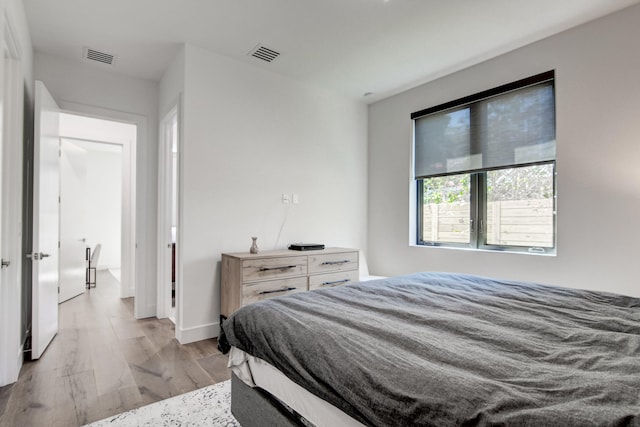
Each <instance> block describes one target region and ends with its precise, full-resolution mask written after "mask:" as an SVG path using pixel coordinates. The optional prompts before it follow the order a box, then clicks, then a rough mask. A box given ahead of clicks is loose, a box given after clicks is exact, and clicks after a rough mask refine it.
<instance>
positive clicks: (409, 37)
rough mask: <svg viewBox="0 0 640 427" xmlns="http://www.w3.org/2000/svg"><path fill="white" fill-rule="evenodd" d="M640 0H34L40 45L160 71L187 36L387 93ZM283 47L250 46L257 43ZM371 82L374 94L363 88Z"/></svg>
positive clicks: (144, 71) (342, 88)
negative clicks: (259, 51)
mask: <svg viewBox="0 0 640 427" xmlns="http://www.w3.org/2000/svg"><path fill="white" fill-rule="evenodd" d="M639 2H640V0H55V1H53V0H24V5H25V9H26V12H27V18H28V21H29V26H30V31H31V36H32V40H33V45H34V48H35V50H36V51H38V52H44V53H48V54H51V55H56V56H60V57H63V58H68V59H72V60H78V61H80V60H81V57H82V49H83V47H85V46H86V47H90V48H92V49H96V50H100V51H104V52H107V53H111V54H114V55H116V57H117V59H116V63H115V65H114V66H113V67H112V68H109V69H112V70H113V71H114V72H118V73H122V74H126V75H131V76H137V77H142V78H146V79H152V80H159V79H160V78H161V77H162V74H163V73H164V70H165V69H166V67H167V65H168V64H170V62H171V61H172V59H173V58H174V56H175V54H176V53H177V52H178V49H179V47H180V45H181V44H182V43H191V44H193V45H196V46H199V47H202V48H205V49H208V50H211V51H213V52H217V53H219V54H222V55H225V56H228V57H231V58H235V59H237V60H240V61H244V62H249V63H254V64H255V65H256V66H259V67H263V68H266V69H269V70H272V71H274V72H276V73H281V74H284V75H286V76H289V77H291V78H294V79H297V80H301V81H304V82H307V83H309V84H312V85H315V86H320V87H323V88H326V89H328V90H331V91H334V92H337V93H341V94H344V95H346V96H350V97H355V98H360V99H362V100H363V101H365V102H371V101H375V100H378V99H381V98H384V97H386V96H389V95H392V94H395V93H398V92H400V91H402V90H404V89H408V88H410V87H413V86H416V85H418V84H420V83H424V82H427V81H429V80H433V79H435V78H438V77H441V76H443V75H446V74H449V73H451V72H454V71H457V70H460V69H462V68H465V67H467V66H470V65H473V64H476V63H478V62H480V61H483V60H486V59H489V58H491V57H493V56H496V55H499V54H501V53H504V52H507V51H509V50H512V49H515V48H517V47H520V46H523V45H525V44H528V43H531V42H533V41H536V40H540V39H542V38H544V37H547V36H549V35H552V34H555V33H557V32H560V31H562V30H565V29H568V28H571V27H573V26H576V25H579V24H581V23H584V22H587V21H590V20H593V19H595V18H597V17H600V16H603V15H606V14H608V13H611V12H614V11H616V10H619V9H622V8H624V7H627V6H630V5H632V4H635V3H639ZM259 43H261V44H263V45H265V46H266V47H269V48H271V49H274V50H276V51H278V52H280V53H281V55H280V56H279V57H278V58H277V59H276V60H275V61H274V62H272V63H266V62H263V61H260V60H257V59H255V58H252V57H250V56H248V55H247V53H248V52H249V51H250V50H251V49H252V48H254V47H255V46H256V45H257V44H259ZM366 92H373V95H370V96H367V97H363V94H364V93H366Z"/></svg>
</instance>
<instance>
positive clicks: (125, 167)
mask: <svg viewBox="0 0 640 427" xmlns="http://www.w3.org/2000/svg"><path fill="white" fill-rule="evenodd" d="M58 103H59V105H60V108H61V109H62V110H63V112H64V113H68V114H73V115H77V116H86V117H92V118H98V119H103V120H110V121H116V122H123V123H128V124H133V125H136V127H137V131H136V140H135V141H134V142H133V143H131V144H122V173H123V191H122V196H123V199H122V217H121V221H122V222H121V224H122V230H121V233H122V235H121V236H122V237H121V240H122V241H121V244H122V248H121V257H122V265H121V284H126V285H124V286H122V285H121V287H120V297H121V298H129V297H134V317H135V318H136V319H142V318H145V317H151V316H155V301H149V298H148V297H147V295H148V294H149V292H148V289H147V288H148V286H149V285H148V284H147V282H146V273H145V271H144V270H145V269H144V265H141V261H143V260H142V259H141V258H143V257H139V256H137V254H138V253H144V244H145V242H144V240H145V239H144V227H139V226H138V224H140V225H143V224H144V218H145V215H144V212H140V211H141V208H142V207H143V206H139V204H138V203H137V194H138V186H139V185H140V180H139V177H141V176H143V175H144V170H142V169H143V168H141V167H140V165H138V163H137V158H138V150H139V149H140V147H141V146H144V141H146V139H147V119H146V117H144V116H141V115H138V114H133V113H126V112H121V111H115V110H109V109H105V108H101V107H94V106H91V105H86V104H80V103H75V102H69V101H64V100H60V101H58ZM62 137H63V138H67V139H74V138H73V137H68V136H65V135H63V136H62ZM76 139H77V138H76ZM84 140H87V139H84ZM95 142H101V143H104V141H95ZM143 182H144V181H143ZM126 183H128V185H127V187H128V189H126V188H125V184H126ZM127 191H128V197H127V196H126V195H127ZM141 246H142V248H141ZM141 249H142V250H141ZM138 251H140V252H138Z"/></svg>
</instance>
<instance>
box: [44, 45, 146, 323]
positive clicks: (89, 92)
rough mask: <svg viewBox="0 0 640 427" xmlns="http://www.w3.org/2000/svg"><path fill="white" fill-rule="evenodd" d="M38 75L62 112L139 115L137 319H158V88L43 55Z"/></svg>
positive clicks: (113, 116)
mask: <svg viewBox="0 0 640 427" xmlns="http://www.w3.org/2000/svg"><path fill="white" fill-rule="evenodd" d="M34 74H35V78H36V79H37V80H42V81H43V82H44V83H45V85H46V86H47V88H48V89H49V91H50V92H51V94H52V95H53V97H54V98H55V99H56V101H57V102H58V104H59V105H60V106H61V107H62V108H65V109H68V110H71V111H77V112H80V113H91V112H93V114H102V113H103V112H106V113H108V116H107V117H106V118H113V119H116V120H123V119H124V117H126V116H130V115H136V116H139V117H141V120H143V121H144V126H140V125H139V126H138V138H137V153H136V161H137V165H136V166H137V177H136V195H137V202H136V208H137V214H136V222H137V230H136V244H137V252H136V286H137V287H142V289H144V292H143V293H142V294H140V295H138V293H137V292H138V291H137V290H136V296H139V298H137V301H136V316H137V317H149V316H155V314H156V293H157V292H156V250H157V248H156V205H157V163H158V162H157V156H158V150H157V147H158V145H157V141H158V83H157V82H154V81H150V80H144V79H138V78H133V77H128V76H124V75H119V74H115V73H113V72H108V71H104V70H102V69H100V68H99V67H97V66H93V65H91V64H85V63H83V62H81V61H77V62H75V61H67V60H64V59H60V58H56V57H53V56H50V55H46V54H42V53H36V54H35V61H34ZM120 113H122V114H120Z"/></svg>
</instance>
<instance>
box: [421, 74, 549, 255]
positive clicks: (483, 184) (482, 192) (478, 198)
mask: <svg viewBox="0 0 640 427" xmlns="http://www.w3.org/2000/svg"><path fill="white" fill-rule="evenodd" d="M545 81H550V82H551V85H552V87H553V91H554V92H553V102H554V103H555V71H553V70H552V71H547V72H544V73H541V74H538V75H535V76H532V77H528V78H525V79H522V80H518V81H515V82H512V83H508V84H505V85H502V86H499V87H496V88H493V89H489V90H486V91H483V92H480V93H477V94H474V95H470V96H466V97H464V98H460V99H457V100H454V101H450V102H447V103H444V104H441V105H438V106H435V107H430V108H427V109H424V110H421V111H418V112H415V113H412V114H411V119H412V120H413V123H414V129H415V123H416V120H417V119H419V118H421V117H425V116H428V115H431V114H435V113H440V112H444V111H447V110H450V111H454V110H457V109H459V108H465V107H468V108H470V109H471V111H472V110H473V109H475V108H478V107H479V106H480V104H478V102H479V101H482V100H484V99H487V98H492V97H494V96H499V95H502V94H505V93H508V92H511V91H517V90H520V89H524V88H526V87H528V86H532V85H535V84H539V83H542V82H545ZM472 117H478V118H480V120H482V122H481V123H480V124H479V125H478V126H472V127H471V132H472V134H471V139H470V144H471V145H472V146H476V149H474V150H472V151H473V152H481V150H480V151H478V144H481V143H482V142H481V138H480V137H479V136H478V135H477V133H476V132H478V129H479V128H480V126H484V125H485V123H484V120H483V119H484V115H482V114H476V115H473V116H472ZM554 121H555V118H554ZM413 134H414V137H413V141H412V144H413V149H414V152H415V150H416V136H415V130H414V133H413ZM415 161H416V160H415V159H414V162H415ZM556 162H557V157H554V158H553V160H549V159H547V160H544V161H539V162H533V163H529V164H513V165H508V166H504V167H494V168H485V169H479V170H470V171H460V172H455V173H444V174H441V175H432V176H428V177H427V176H421V177H415V175H416V171H415V168H416V166H415V163H414V172H413V174H414V178H413V181H414V182H415V183H416V187H417V194H416V201H417V203H416V205H417V206H416V207H417V209H416V210H417V218H416V230H415V231H416V238H415V242H416V245H418V246H429V247H451V248H466V249H472V250H488V251H502V252H522V253H530V254H546V255H555V254H556V251H557V207H556V206H557V187H556V182H557V170H556ZM544 164H552V165H553V171H552V180H553V182H552V188H553V196H552V202H553V203H552V229H553V246H552V247H537V246H517V245H499V244H488V243H487V233H486V228H487V219H488V218H487V216H488V215H487V206H488V200H487V173H488V172H489V171H491V170H507V169H518V168H521V167H531V166H535V165H544ZM467 174H468V175H469V176H470V201H469V203H470V212H469V220H470V224H469V243H457V242H437V241H430V240H424V239H423V234H424V231H425V230H424V206H425V205H424V181H425V179H429V178H435V177H437V176H448V175H450V176H458V175H467Z"/></svg>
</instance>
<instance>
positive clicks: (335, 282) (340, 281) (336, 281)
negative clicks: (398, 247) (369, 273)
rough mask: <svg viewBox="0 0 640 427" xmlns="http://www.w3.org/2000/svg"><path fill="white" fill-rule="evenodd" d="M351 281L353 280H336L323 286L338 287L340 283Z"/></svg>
mask: <svg viewBox="0 0 640 427" xmlns="http://www.w3.org/2000/svg"><path fill="white" fill-rule="evenodd" d="M350 281H351V279H344V280H334V281H333V282H324V283H323V284H322V286H329V285H337V284H339V283H347V282H350Z"/></svg>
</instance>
